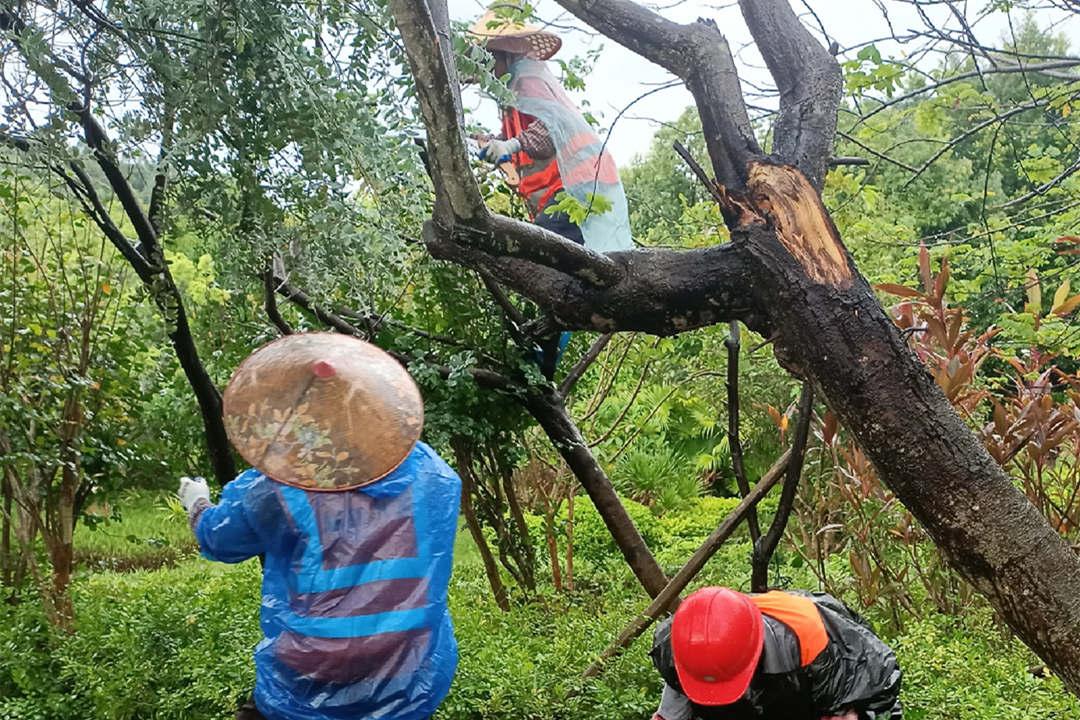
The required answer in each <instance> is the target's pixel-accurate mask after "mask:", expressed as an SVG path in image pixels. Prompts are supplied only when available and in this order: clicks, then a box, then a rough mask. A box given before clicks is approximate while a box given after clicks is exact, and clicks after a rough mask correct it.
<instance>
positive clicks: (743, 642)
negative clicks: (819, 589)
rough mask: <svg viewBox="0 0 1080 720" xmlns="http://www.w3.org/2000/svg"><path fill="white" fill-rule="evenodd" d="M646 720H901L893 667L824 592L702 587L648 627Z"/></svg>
mask: <svg viewBox="0 0 1080 720" xmlns="http://www.w3.org/2000/svg"><path fill="white" fill-rule="evenodd" d="M651 655H652V660H653V665H655V666H656V669H657V671H659V673H660V675H661V676H662V677H663V678H664V683H665V685H664V693H663V697H662V698H661V701H660V708H659V710H657V712H656V714H655V715H654V716H653V718H654V720H691V719H694V720H714V719H715V720H900V718H901V712H900V703H899V701H898V697H899V693H900V667H899V666H898V665H897V662H896V656H895V655H894V654H893V651H892V650H891V649H889V647H888V646H887V645H885V643H883V642H882V641H881V640H880V639H878V637H877V636H876V635H874V633H873V631H872V630H871V628H870V626H869V624H868V623H867V622H866V621H865V620H863V619H862V618H861V617H859V616H858V615H857V614H856V613H854V612H853V611H852V610H850V609H849V608H847V606H845V605H844V604H843V603H841V602H840V601H838V600H836V599H835V598H833V597H831V596H829V595H826V594H824V593H814V594H803V593H788V592H780V591H773V592H768V593H764V594H761V595H744V594H742V593H739V592H735V591H734V590H728V589H727V588H719V587H707V588H703V589H701V590H698V591H697V592H694V593H693V594H691V595H690V596H689V597H687V598H686V599H685V600H684V601H683V602H682V603H681V604H680V605H679V608H678V610H676V611H675V614H674V615H673V616H672V617H671V618H669V619H667V620H665V621H664V622H663V623H661V624H660V625H659V626H657V629H656V633H655V636H654V642H653V648H652V651H651Z"/></svg>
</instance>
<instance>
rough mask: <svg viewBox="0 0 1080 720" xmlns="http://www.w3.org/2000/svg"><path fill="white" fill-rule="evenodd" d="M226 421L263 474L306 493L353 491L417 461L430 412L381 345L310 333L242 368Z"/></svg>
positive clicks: (265, 350)
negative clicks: (415, 452) (414, 456)
mask: <svg viewBox="0 0 1080 720" xmlns="http://www.w3.org/2000/svg"><path fill="white" fill-rule="evenodd" d="M224 416H225V429H226V430H227V431H228V433H229V439H230V440H231V441H232V443H233V445H234V446H235V447H236V449H237V450H238V451H239V452H240V454H241V455H242V456H243V457H244V459H245V460H247V461H248V462H249V463H251V464H252V465H253V466H254V467H255V468H256V469H258V470H259V471H260V472H262V473H263V474H265V475H267V476H269V477H272V478H273V479H275V480H278V481H280V482H283V483H286V484H288V485H295V486H296V487H300V488H304V489H306V490H349V489H351V488H355V487H360V486H363V485H367V484H369V483H373V482H375V481H376V480H378V479H380V478H382V477H384V476H385V475H386V474H387V473H389V472H391V471H392V470H393V469H394V468H396V467H397V466H398V465H400V464H401V462H402V461H403V460H404V459H405V458H406V457H407V456H408V455H409V453H410V452H411V451H412V448H413V446H414V445H415V444H416V441H417V440H419V439H420V430H421V428H422V427H423V425H424V405H423V401H422V400H421V398H420V390H419V389H418V388H417V387H416V383H414V382H413V380H412V378H411V377H410V376H409V373H407V372H406V371H405V369H404V368H403V367H401V365H400V364H398V362H397V361H395V360H394V359H393V358H392V357H390V356H389V355H387V354H386V353H385V352H383V351H382V350H380V349H378V348H377V347H375V346H374V345H371V344H369V343H366V342H364V341H362V340H358V339H356V338H353V337H349V336H347V335H339V334H336V333H302V334H298V335H288V336H286V337H283V338H280V339H278V340H275V341H273V342H271V343H269V344H267V345H264V346H262V347H261V348H259V349H258V350H256V351H255V352H254V353H252V354H251V355H250V356H249V357H248V358H247V359H246V360H244V362H242V363H241V364H240V367H239V368H237V370H236V372H235V373H234V374H233V377H232V380H230V381H229V385H228V387H227V388H225V397H224Z"/></svg>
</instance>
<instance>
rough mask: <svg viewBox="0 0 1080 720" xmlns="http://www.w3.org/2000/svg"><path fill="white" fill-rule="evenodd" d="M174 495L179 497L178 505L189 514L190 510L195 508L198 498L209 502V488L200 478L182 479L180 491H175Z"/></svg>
mask: <svg viewBox="0 0 1080 720" xmlns="http://www.w3.org/2000/svg"><path fill="white" fill-rule="evenodd" d="M176 494H177V495H179V496H180V504H181V505H183V506H184V509H185V510H187V511H188V512H191V508H192V507H194V506H195V503H196V502H197V501H198V500H199V498H202V499H203V500H206V501H207V502H209V501H210V486H208V485H207V484H206V481H205V480H203V479H202V478H201V477H197V478H189V477H182V478H180V489H179V490H177V491H176Z"/></svg>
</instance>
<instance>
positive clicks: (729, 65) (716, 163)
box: [559, 0, 761, 188]
mask: <svg viewBox="0 0 1080 720" xmlns="http://www.w3.org/2000/svg"><path fill="white" fill-rule="evenodd" d="M559 4H560V5H562V6H563V7H564V8H566V9H567V10H569V11H570V12H572V13H573V14H574V15H576V16H577V17H579V18H580V19H581V20H583V21H585V22H586V23H588V24H589V25H591V26H592V27H594V28H596V29H597V30H599V31H600V32H602V33H603V34H605V35H607V36H608V37H609V38H611V39H612V40H614V41H615V42H617V43H619V44H621V45H623V46H625V47H627V48H629V49H630V50H633V51H634V52H636V53H638V54H639V55H642V56H644V57H646V58H648V59H649V60H651V61H653V62H654V63H656V64H657V65H660V66H661V67H663V68H665V69H666V70H668V71H669V72H671V73H673V74H674V75H677V76H678V77H679V78H681V79H682V80H683V81H684V82H685V83H686V86H687V87H688V88H689V89H690V92H691V93H693V95H694V100H695V102H696V104H697V109H698V114H699V115H700V116H701V126H702V129H703V130H704V132H705V142H706V145H707V146H708V148H709V157H710V158H711V159H712V164H713V172H714V173H715V174H716V178H717V180H719V181H720V182H721V183H723V184H724V185H726V186H728V187H731V188H740V187H742V185H743V183H744V181H745V179H746V167H747V165H748V164H749V162H750V160H752V159H754V158H755V157H759V156H760V155H761V148H760V147H759V146H758V143H757V140H756V138H755V137H754V132H753V128H752V127H751V125H750V116H749V114H748V113H747V110H746V104H745V102H744V101H743V96H742V88H741V87H740V86H739V76H738V73H737V72H736V70H735V60H734V58H733V57H732V55H731V48H730V47H729V46H728V42H727V39H726V38H725V37H724V36H723V34H721V33H720V31H719V30H718V29H717V27H716V25H715V24H713V23H712V22H708V21H704V20H699V21H697V22H695V23H690V24H689V25H680V24H678V23H674V22H671V21H669V20H666V19H664V18H663V17H661V16H660V15H658V14H657V13H655V12H653V11H651V10H648V9H646V8H644V7H642V6H641V5H638V4H637V3H635V2H631V1H630V0H559Z"/></svg>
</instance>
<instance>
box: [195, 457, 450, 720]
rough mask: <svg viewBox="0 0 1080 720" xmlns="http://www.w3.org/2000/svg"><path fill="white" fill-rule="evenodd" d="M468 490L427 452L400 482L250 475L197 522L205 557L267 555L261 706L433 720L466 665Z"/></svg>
mask: <svg viewBox="0 0 1080 720" xmlns="http://www.w3.org/2000/svg"><path fill="white" fill-rule="evenodd" d="M460 499H461V481H460V479H459V478H458V476H457V474H456V473H455V472H454V471H453V470H452V469H451V468H450V467H449V466H448V465H447V464H446V463H445V462H443V460H442V459H441V458H440V457H439V456H438V455H437V454H436V453H435V451H434V450H432V449H431V448H430V447H428V446H427V445H425V444H424V443H417V445H416V447H415V448H414V449H413V450H412V453H411V454H410V455H409V457H408V458H406V459H405V462H403V463H402V464H401V465H400V466H399V467H398V468H397V469H396V470H394V471H393V472H392V473H391V474H390V475H388V476H387V477H386V478H384V479H382V480H380V481H378V482H376V483H373V484H371V485H368V486H366V487H363V488H358V489H355V490H347V491H344V492H311V491H306V490H301V489H298V488H295V487H290V486H288V485H284V484H282V483H278V482H275V481H273V480H271V479H269V478H267V477H266V476H265V475H263V474H262V473H260V472H258V471H257V470H248V471H246V472H244V473H242V474H240V475H239V476H238V477H237V478H236V479H235V480H233V481H232V482H231V483H229V484H228V485H226V486H225V489H224V490H223V491H222V494H221V501H220V503H219V504H217V505H214V506H210V507H208V508H206V509H205V510H203V512H202V514H201V515H200V516H198V517H196V518H193V527H194V529H195V535H196V537H197V538H198V540H199V546H200V547H201V549H202V554H203V556H205V557H206V558H208V559H210V560H218V561H221V562H228V563H235V562H241V561H243V560H247V559H248V558H251V557H254V556H256V555H260V554H261V555H264V558H265V560H264V562H265V564H264V567H263V584H262V608H261V613H260V619H261V626H262V631H263V636H264V637H263V640H262V642H260V643H259V644H258V645H257V646H256V648H255V668H256V684H255V704H256V705H257V706H258V708H259V711H260V712H262V713H263V714H264V715H265V716H266V717H267V718H270V719H271V720H286V719H288V720H335V719H339V718H340V719H341V720H345V719H346V718H347V719H348V720H360V719H369V720H375V719H378V720H421V719H422V718H427V717H429V716H430V715H431V714H432V713H434V711H435V709H436V708H437V707H438V706H439V703H440V702H442V700H443V698H445V697H446V693H447V691H448V690H449V689H450V681H451V679H452V678H453V676H454V671H455V669H456V667H457V643H456V641H455V639H454V631H453V626H452V624H451V621H450V614H449V611H448V610H447V604H446V595H447V585H448V583H449V581H450V572H451V567H452V562H453V549H454V536H455V531H456V528H457V518H458V507H459V503H460Z"/></svg>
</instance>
